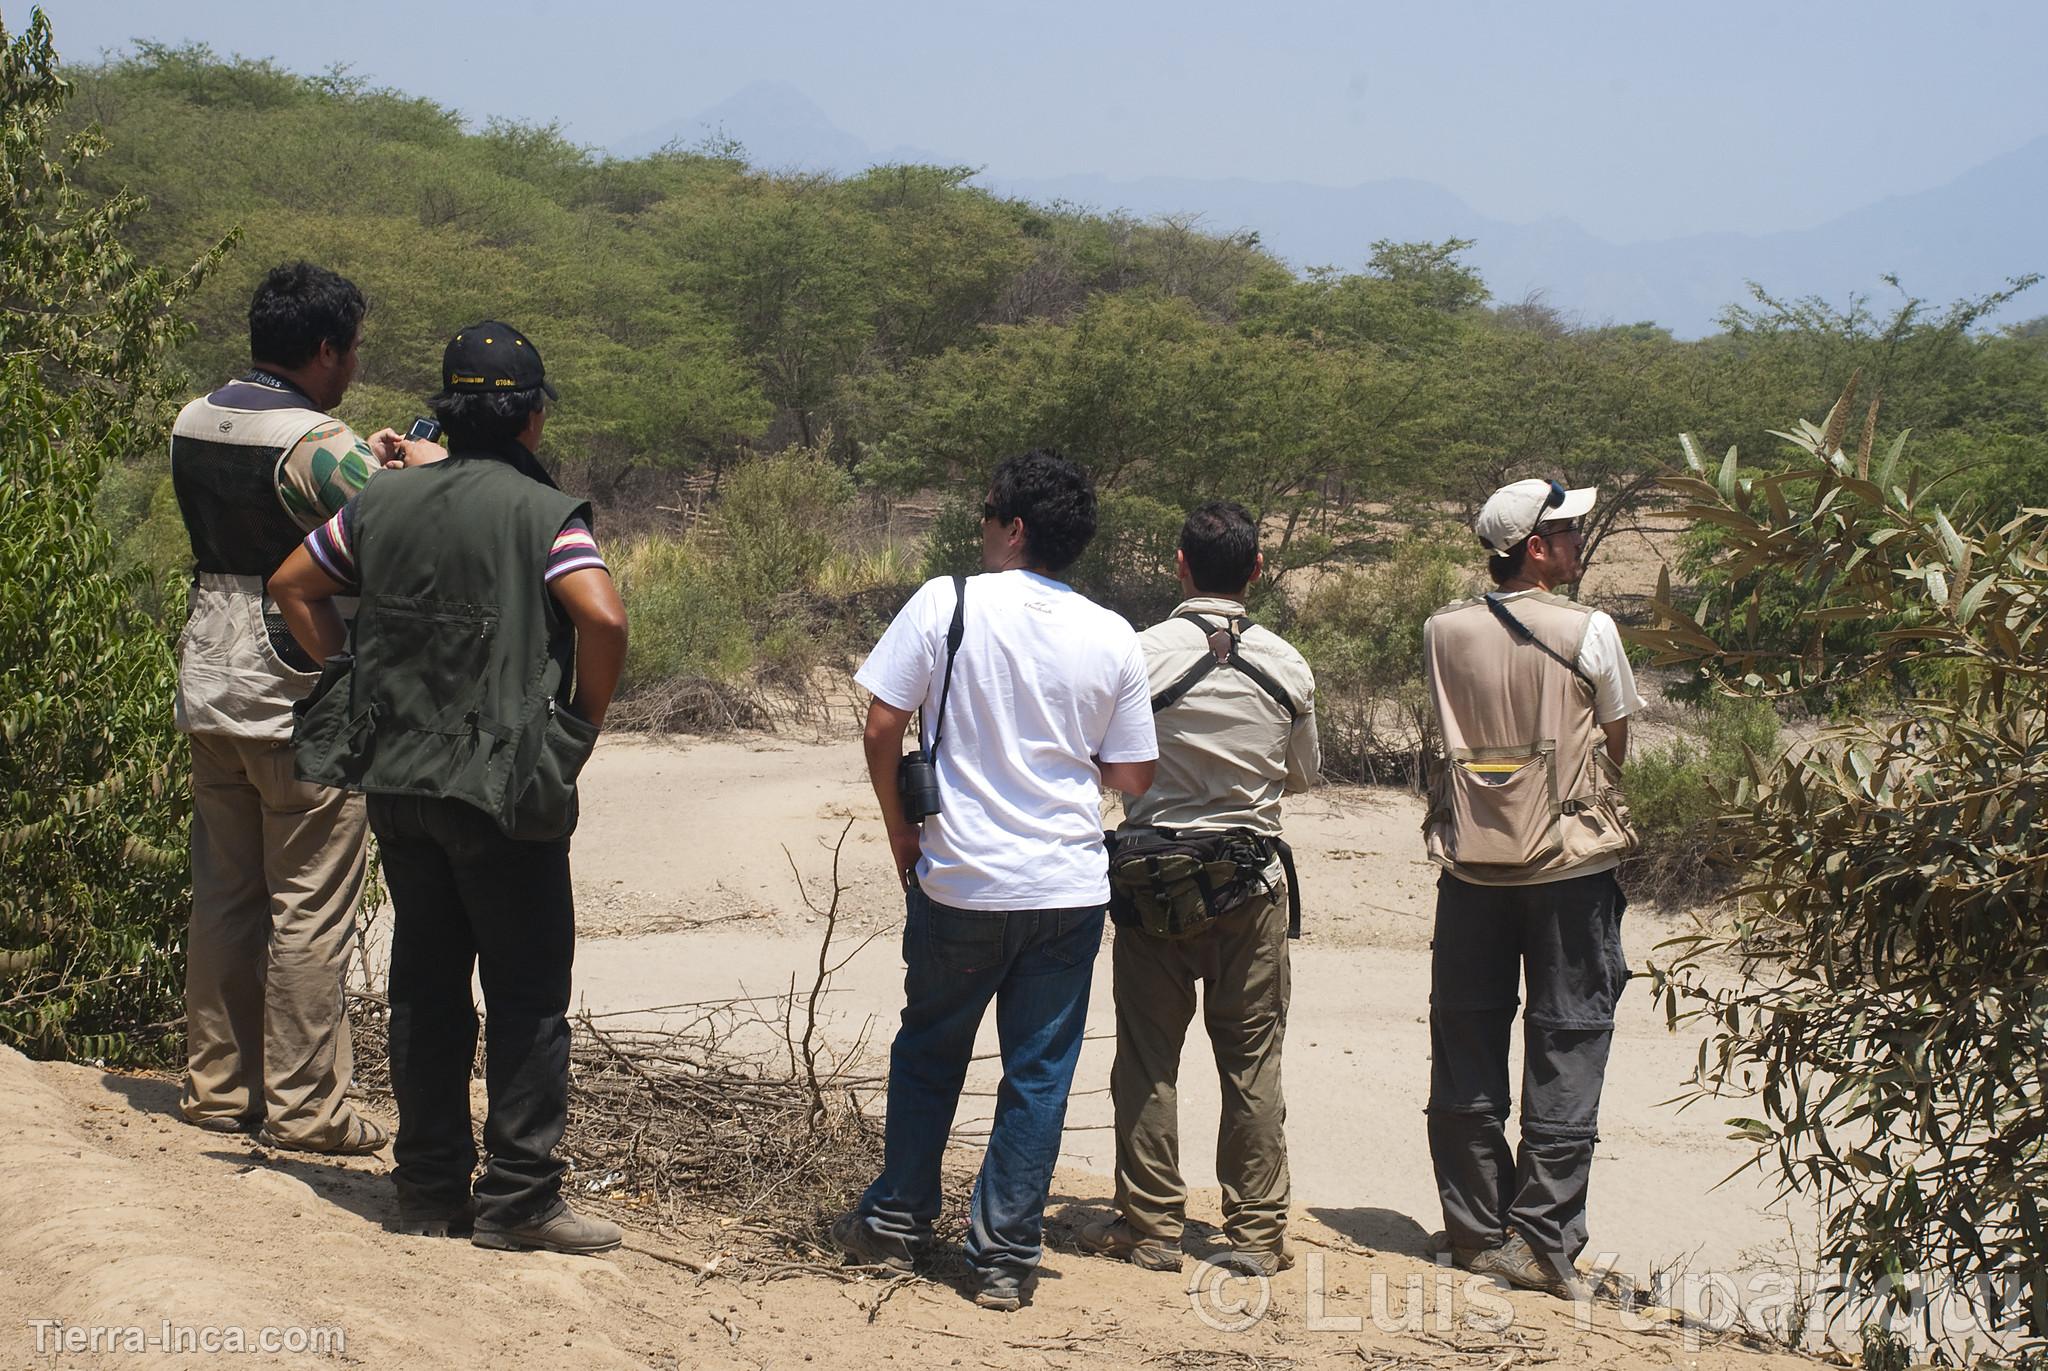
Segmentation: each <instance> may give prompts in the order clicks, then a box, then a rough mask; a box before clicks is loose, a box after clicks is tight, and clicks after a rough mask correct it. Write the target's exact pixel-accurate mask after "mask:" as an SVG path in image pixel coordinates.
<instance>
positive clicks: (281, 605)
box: [269, 543, 349, 662]
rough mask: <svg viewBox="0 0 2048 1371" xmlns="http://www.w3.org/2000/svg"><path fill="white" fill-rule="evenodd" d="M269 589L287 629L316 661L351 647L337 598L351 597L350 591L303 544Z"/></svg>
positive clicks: (272, 575) (293, 553) (295, 549)
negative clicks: (314, 558) (325, 570)
mask: <svg viewBox="0 0 2048 1371" xmlns="http://www.w3.org/2000/svg"><path fill="white" fill-rule="evenodd" d="M269 588H270V598H271V599H272V600H273V601H275V602H276V604H277V612H278V613H280V614H282V615H284V622H285V626H286V627H287V628H289V629H291V631H292V637H293V638H295V639H297V640H298V644H299V646H300V647H302V648H304V649H305V650H306V653H307V655H308V656H310V657H312V659H313V660H314V661H316V662H324V661H326V660H327V659H328V658H329V657H332V656H334V655H335V654H336V653H338V652H340V651H341V650H342V649H343V648H345V647H347V646H348V629H347V628H346V626H344V625H343V624H342V622H341V611H340V610H338V609H336V608H335V607H334V597H335V596H337V595H346V594H348V593H349V588H348V587H347V586H345V585H343V584H342V583H341V582H339V581H337V580H335V579H334V578H333V577H332V576H329V575H328V574H327V573H326V572H324V571H322V570H321V569H320V564H319V563H318V562H316V561H314V560H313V554H312V553H311V552H309V551H307V549H306V546H305V545H304V544H303V543H302V544H300V545H299V546H298V547H295V548H293V549H292V555H291V556H289V557H287V558H285V559H284V565H283V566H281V567H279V568H278V569H277V570H276V571H275V572H273V573H272V574H271V577H270V587H269Z"/></svg>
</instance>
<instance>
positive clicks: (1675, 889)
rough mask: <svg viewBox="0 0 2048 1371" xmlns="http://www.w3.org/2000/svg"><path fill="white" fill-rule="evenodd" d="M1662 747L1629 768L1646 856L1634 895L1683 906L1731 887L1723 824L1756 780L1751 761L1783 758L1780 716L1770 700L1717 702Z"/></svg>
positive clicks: (1634, 870)
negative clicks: (1721, 843) (1744, 786)
mask: <svg viewBox="0 0 2048 1371" xmlns="http://www.w3.org/2000/svg"><path fill="white" fill-rule="evenodd" d="M1688 722H1689V727H1687V728H1686V729H1684V730H1682V731H1681V732H1680V735H1679V736H1678V737H1676V738H1673V739H1672V740H1671V741H1670V742H1668V743H1665V744H1664V745H1663V746H1661V747H1645V748H1641V749H1639V750H1638V751H1637V753H1636V755H1635V756H1634V757H1632V758H1631V759H1630V760H1629V762H1628V763H1627V765H1626V766H1624V767H1623V768H1622V792H1623V794H1625V795H1627V796H1628V807H1629V814H1630V817H1631V818H1632V819H1633V820H1634V822H1635V827H1636V832H1637V833H1638V834H1639V835H1640V836H1641V838H1642V840H1643V848H1642V851H1641V852H1640V853H1638V854H1637V855H1636V857H1635V858H1634V860H1633V861H1631V863H1630V864H1629V873H1628V874H1629V884H1630V887H1631V888H1632V889H1633V890H1635V891H1636V892H1637V893H1639V894H1643V895H1648V896H1650V897H1651V898H1653V899H1667V900H1668V899H1684V898H1688V897H1692V896H1697V895H1701V894H1705V893H1707V892H1708V891H1711V890H1713V889H1715V888H1717V887H1719V886H1722V885H1725V884H1726V883H1727V881H1728V880H1729V878H1730V877H1731V876H1732V875H1733V874H1734V870H1735V868H1734V865H1733V859H1732V857H1731V856H1730V855H1729V854H1727V853H1725V852H1723V851H1721V850H1720V849H1719V847H1718V846H1717V844H1716V838H1717V824H1716V820H1717V819H1718V818H1719V816H1720V815H1721V813H1722V811H1723V810H1724V809H1725V808H1726V807H1727V805H1728V803H1729V801H1730V800H1731V799H1732V798H1733V796H1734V794H1735V788H1736V785H1737V784H1738V783H1739V782H1740V781H1741V780H1742V778H1743V777H1745V776H1747V775H1748V774H1749V763H1748V759H1747V756H1746V755H1745V749H1747V753H1748V754H1752V755H1754V756H1756V757H1757V758H1759V759H1760V760H1762V761H1765V762H1768V761H1769V760H1771V759H1772V758H1773V757H1775V756H1776V755H1777V752H1778V714H1777V711H1776V710H1775V709H1773V708H1772V707H1771V705H1770V702H1769V701H1767V700H1756V699H1730V698H1727V697H1716V698H1715V699H1713V700H1711V701H1710V702H1709V703H1708V704H1707V705H1706V707H1705V708H1703V709H1700V710H1698V711H1696V712H1695V715H1694V717H1693V718H1692V719H1691V720H1689V721H1688Z"/></svg>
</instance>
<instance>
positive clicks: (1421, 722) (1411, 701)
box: [1294, 538, 1477, 782]
mask: <svg viewBox="0 0 2048 1371" xmlns="http://www.w3.org/2000/svg"><path fill="white" fill-rule="evenodd" d="M1470 561H1471V559H1470V558H1469V557H1468V556H1465V555H1464V554H1463V553H1462V552H1461V551H1457V550H1454V549H1453V548H1452V547H1451V546H1449V545H1446V544H1444V543H1439V542H1436V541H1433V540H1430V539H1427V538H1416V539H1412V540H1410V541H1408V542H1406V543H1403V544H1401V545H1400V546H1399V547H1397V548H1395V550H1394V552H1393V555H1392V556H1391V557H1389V558H1388V559H1387V560H1386V561H1384V562H1378V563H1375V564H1373V565H1371V566H1366V567H1359V568H1355V569H1349V570H1345V571H1340V572H1335V573H1332V574H1330V575H1327V576H1325V577H1323V578H1322V579H1321V580H1319V581H1317V582H1316V584H1315V586H1314V588H1313V589H1311V590H1310V591H1309V593H1308V595H1307V596H1306V597H1305V598H1304V599H1303V601H1302V604H1301V609H1300V611H1299V612H1298V613H1297V614H1296V616H1295V619H1294V643H1295V646H1296V647H1298V648H1300V649H1301V653H1302V656H1304V657H1306V658H1307V659H1308V664H1309V667H1310V668H1311V669H1312V670H1313V671H1314V672H1315V675H1316V725H1317V728H1318V730H1319V732H1320V733H1321V736H1322V743H1323V774H1324V775H1326V776H1329V777H1331V778H1332V779H1337V780H1351V781H1374V782H1383V781H1390V780H1399V779H1404V778H1409V777H1412V776H1413V775H1414V767H1415V759H1416V757H1417V755H1418V753H1419V750H1420V749H1421V748H1422V747H1423V746H1424V745H1425V744H1426V743H1427V742H1428V740H1429V737H1430V734H1431V730H1432V729H1433V728H1434V727H1435V725H1434V723H1433V721H1432V715H1431V712H1430V705H1429V698H1428V695H1427V692H1426V690H1425V688H1424V686H1423V680H1422V625H1423V622H1424V621H1425V620H1426V619H1428V618H1429V616H1430V615H1431V614H1434V613H1435V612H1436V611H1437V610H1439V609H1441V608H1443V607H1444V606H1445V605H1447V604H1449V603H1450V602H1451V601H1453V600H1457V599H1461V598H1463V597H1464V596H1467V595H1471V594H1473V593H1474V592H1475V591H1476V589H1477V584H1476V578H1475V574H1474V572H1473V571H1472V569H1471V567H1470V565H1469V563H1470Z"/></svg>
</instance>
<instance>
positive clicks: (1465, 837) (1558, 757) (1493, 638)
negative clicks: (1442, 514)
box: [1423, 591, 1637, 885]
mask: <svg viewBox="0 0 2048 1371" xmlns="http://www.w3.org/2000/svg"><path fill="white" fill-rule="evenodd" d="M1501 606H1502V608H1503V609H1505V610H1506V611H1507V612H1508V613H1510V614H1512V615H1513V616H1514V618H1515V619H1516V620H1517V621H1519V622H1520V623H1521V624H1522V625H1523V626H1524V627H1526V628H1527V629H1528V631H1529V634H1530V635H1531V638H1532V639H1533V641H1531V640H1525V639H1522V638H1521V637H1520V636H1519V635H1518V634H1517V633H1516V632H1515V630H1513V629H1512V628H1511V627H1510V626H1509V625H1508V624H1506V623H1505V622H1503V620H1502V619H1501V617H1500V616H1499V615H1498V614H1497V613H1496V611H1495V610H1494V609H1492V608H1491V607H1489V606H1488V604H1487V602H1486V599H1485V597H1483V596H1482V597H1480V598H1478V599H1472V600H1461V601H1459V602H1457V603H1456V604H1452V605H1447V606H1445V607H1444V608H1443V609H1440V610H1438V611H1437V612H1436V613H1435V614H1433V615H1431V616H1430V618H1429V621H1428V623H1427V624H1426V625H1425V626H1424V628H1423V659H1424V667H1425V670H1426V671H1427V673H1428V680H1429V689H1430V698H1431V700H1432V702H1433V703H1434V704H1435V706H1436V717H1437V723H1438V725H1439V727H1440V728H1441V729H1442V732H1443V755H1442V757H1441V758H1439V759H1437V764H1436V766H1435V768H1434V773H1433V774H1432V776H1431V777H1430V787H1429V790H1430V808H1429V814H1428V817H1427V818H1425V819H1424V820H1423V832H1424V834H1425V836H1426V838H1427V842H1428V849H1429V858H1430V860H1431V861H1433V862H1435V863H1437V864H1438V865H1439V866H1441V867H1443V868H1444V869H1445V870H1447V871H1449V872H1450V873H1451V874H1452V875H1454V876H1456V877H1457V878H1458V879H1460V880H1463V881H1470V882H1472V883H1474V884H1476V885H1536V884H1539V883H1542V882H1545V881H1556V880H1563V879H1566V878H1568V877H1572V876H1581V875H1591V874H1593V873H1594V872H1598V871H1605V870H1608V869H1609V868H1611V867H1613V866H1615V865H1617V864H1618V863H1619V862H1620V860H1621V858H1623V857H1625V856H1627V855H1628V854H1629V853H1631V852H1633V851H1635V849H1636V846H1637V840H1636V836H1635V832H1634V830H1633V829H1632V828H1631V827H1630V826H1629V822H1628V809H1627V806H1626V804H1625V803H1624V802H1623V800H1622V795H1621V770H1620V768H1619V767H1617V766H1616V765H1615V764H1614V763H1613V762H1612V761H1610V760H1609V759H1608V756H1607V748H1606V734H1605V732H1604V731H1603V730H1602V729H1601V727H1600V725H1599V724H1598V723H1597V722H1596V721H1595V720H1594V717H1593V695H1594V691H1593V684H1592V682H1591V681H1589V680H1587V679H1586V678H1585V677H1584V676H1583V675H1581V674H1580V673H1579V671H1578V670H1577V669H1576V667H1575V666H1574V665H1573V664H1575V663H1576V662H1577V661H1578V658H1579V649H1580V647H1581V645H1582V644H1583V643H1584V642H1585V638H1586V630H1587V627H1588V625H1589V624H1590V623H1591V621H1592V616H1593V611H1592V610H1590V609H1588V608H1587V607H1586V606H1584V605H1581V604H1577V603H1574V602H1573V601H1571V600H1567V599H1565V598H1564V597H1563V596H1560V595H1552V594H1549V593H1547V592H1542V591H1538V592H1533V593H1530V594H1525V595H1517V596H1514V597H1513V598H1511V599H1503V600H1502V601H1501ZM1545 649H1548V650H1547V651H1546V650H1545Z"/></svg>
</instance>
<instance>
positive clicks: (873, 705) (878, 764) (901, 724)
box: [860, 699, 923, 890]
mask: <svg viewBox="0 0 2048 1371" xmlns="http://www.w3.org/2000/svg"><path fill="white" fill-rule="evenodd" d="M910 715H911V711H910V710H907V709H898V708H896V706H894V705H892V704H888V703H886V702H885V701H883V700H880V699H873V700H870V701H869V702H868V721H867V726H866V727H865V728H863V729H862V730H861V735H860V742H861V749H862V750H863V751H864V752H866V753H867V758H868V780H869V781H870V782H871V783H872V784H873V785H874V787H875V800H876V802H877V803H878V804H880V806H881V809H882V827H883V828H884V829H886V830H887V831H888V834H889V853H890V855H891V857H893V858H894V859H895V862H896V879H897V880H899V881H901V882H902V883H903V888H904V889H905V890H908V889H909V888H910V877H911V873H912V872H914V871H916V870H917V859H918V858H919V857H920V856H922V855H923V847H922V845H921V842H920V840H921V838H922V837H923V830H922V828H921V827H920V826H919V825H917V824H914V823H912V822H910V820H909V819H908V818H906V817H905V816H904V813H903V797H902V796H901V795H899V794H897V793H896V762H897V759H898V758H899V757H901V756H902V755H903V730H904V729H905V728H907V727H909V725H910Z"/></svg>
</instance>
